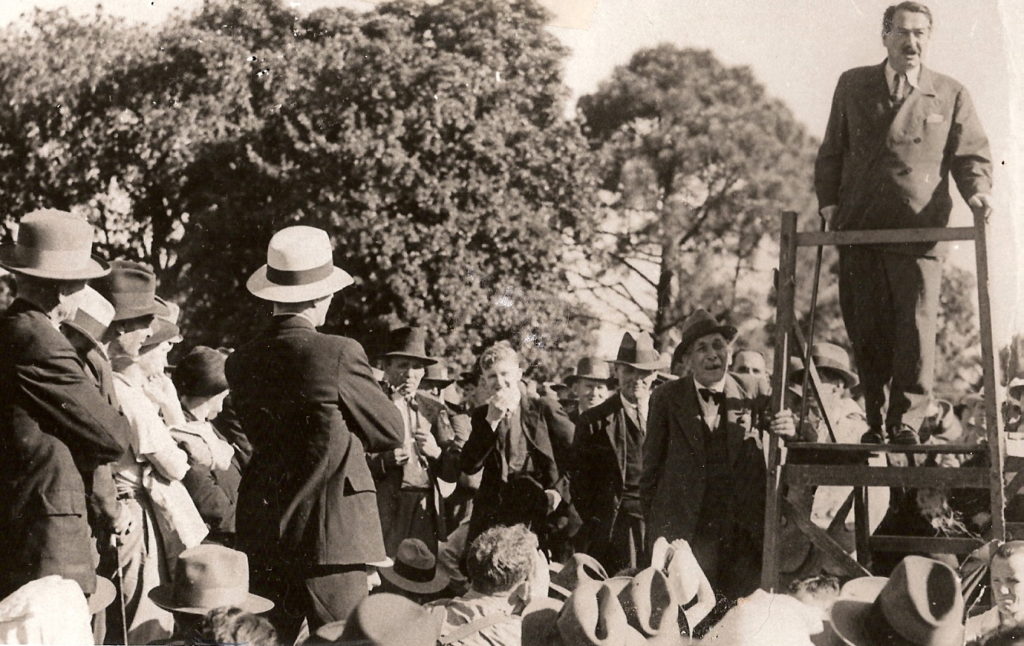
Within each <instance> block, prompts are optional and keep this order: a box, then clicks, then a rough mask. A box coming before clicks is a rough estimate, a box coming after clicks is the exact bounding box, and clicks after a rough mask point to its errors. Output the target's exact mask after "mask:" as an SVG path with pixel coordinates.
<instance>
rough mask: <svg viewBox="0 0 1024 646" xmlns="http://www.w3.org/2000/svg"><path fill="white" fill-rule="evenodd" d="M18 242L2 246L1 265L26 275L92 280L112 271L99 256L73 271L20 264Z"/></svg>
mask: <svg viewBox="0 0 1024 646" xmlns="http://www.w3.org/2000/svg"><path fill="white" fill-rule="evenodd" d="M16 249H17V244H6V245H3V246H0V267H3V268H4V269H6V270H8V271H10V272H12V273H15V274H24V275H25V276H34V277H36V278H48V279H49V280H92V279H94V278H102V277H104V276H106V275H107V274H109V273H110V265H109V264H108V263H107V261H106V260H103V259H102V258H99V257H97V256H90V258H89V262H88V263H87V264H86V266H85V267H83V268H82V269H79V270H76V271H71V270H67V269H56V270H55V269H39V268H37V267H26V266H24V265H22V264H19V263H18V261H17V258H16Z"/></svg>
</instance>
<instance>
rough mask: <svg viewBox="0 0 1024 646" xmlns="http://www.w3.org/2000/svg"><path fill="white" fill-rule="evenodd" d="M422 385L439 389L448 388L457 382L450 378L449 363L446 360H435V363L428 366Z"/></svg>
mask: <svg viewBox="0 0 1024 646" xmlns="http://www.w3.org/2000/svg"><path fill="white" fill-rule="evenodd" d="M422 383H424V384H428V385H431V386H437V387H438V388H447V387H448V386H450V385H452V384H453V383H455V380H454V379H451V378H450V377H449V376H448V363H447V362H446V361H445V360H444V359H435V360H434V363H432V364H430V365H429V366H427V372H426V374H424V375H423V381H422Z"/></svg>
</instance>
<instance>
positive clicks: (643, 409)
mask: <svg viewBox="0 0 1024 646" xmlns="http://www.w3.org/2000/svg"><path fill="white" fill-rule="evenodd" d="M636 416H637V417H638V418H639V421H640V432H641V433H643V432H645V431H646V430H647V406H644V405H643V404H642V403H640V402H637V404H636Z"/></svg>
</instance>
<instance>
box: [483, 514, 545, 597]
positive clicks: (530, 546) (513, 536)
mask: <svg viewBox="0 0 1024 646" xmlns="http://www.w3.org/2000/svg"><path fill="white" fill-rule="evenodd" d="M537 546H538V545H537V537H536V536H535V535H534V534H533V532H531V531H530V530H528V529H526V527H525V526H524V525H513V526H512V527H502V526H498V527H492V528H491V529H489V530H487V531H486V532H484V533H482V534H480V536H477V538H476V540H474V541H473V543H472V545H470V546H469V549H468V550H467V552H466V570H467V574H468V575H469V581H470V584H471V585H472V587H473V590H475V591H476V592H478V593H480V594H502V593H507V592H511V591H512V590H513V589H514V588H515V587H516V586H517V585H519V584H520V583H522V582H524V581H525V580H526V579H527V578H528V577H529V575H530V573H531V572H532V571H533V565H534V554H535V553H536V551H537Z"/></svg>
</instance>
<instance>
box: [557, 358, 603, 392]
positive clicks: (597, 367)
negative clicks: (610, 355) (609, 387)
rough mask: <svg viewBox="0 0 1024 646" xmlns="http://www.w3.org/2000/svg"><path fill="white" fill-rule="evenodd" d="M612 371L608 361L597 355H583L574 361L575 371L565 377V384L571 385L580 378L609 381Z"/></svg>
mask: <svg viewBox="0 0 1024 646" xmlns="http://www.w3.org/2000/svg"><path fill="white" fill-rule="evenodd" d="M611 378H612V371H611V368H610V367H609V366H608V362H607V361H605V360H604V359H600V358H598V357H583V358H582V359H580V360H579V361H577V362H576V372H575V373H573V374H571V375H569V376H568V377H566V378H565V385H567V386H572V385H573V384H574V383H576V382H577V381H579V380H580V379H592V380H594V381H605V382H607V381H611Z"/></svg>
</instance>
